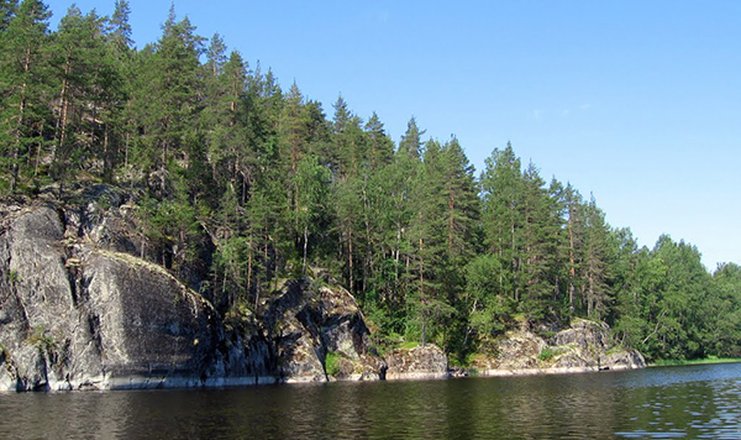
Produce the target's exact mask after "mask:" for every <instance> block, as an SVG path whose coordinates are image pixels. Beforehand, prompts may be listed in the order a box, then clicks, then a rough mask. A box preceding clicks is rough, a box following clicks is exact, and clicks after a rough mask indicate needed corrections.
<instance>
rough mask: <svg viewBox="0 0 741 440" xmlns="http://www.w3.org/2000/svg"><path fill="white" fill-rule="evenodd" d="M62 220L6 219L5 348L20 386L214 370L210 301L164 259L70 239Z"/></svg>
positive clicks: (152, 379) (51, 212)
mask: <svg viewBox="0 0 741 440" xmlns="http://www.w3.org/2000/svg"><path fill="white" fill-rule="evenodd" d="M62 218H63V217H62V215H61V214H60V212H59V211H57V210H55V209H53V208H52V207H51V206H40V207H33V208H28V209H24V210H21V211H20V212H18V213H17V214H16V215H11V216H9V217H5V218H4V219H3V220H4V222H3V223H4V224H3V226H2V227H3V231H2V233H1V234H0V255H2V258H1V259H0V261H2V264H0V280H1V281H0V309H1V310H2V316H3V319H2V321H1V324H0V344H1V345H2V347H3V351H4V353H5V359H4V363H5V366H6V370H7V371H8V372H10V375H11V377H13V378H14V382H15V383H14V387H15V389H17V390H19V391H23V390H50V389H51V390H63V389H78V388H86V387H90V388H116V387H119V386H126V387H136V386H140V385H141V386H156V385H159V382H162V384H164V382H165V381H166V380H167V378H177V380H185V379H184V378H186V377H187V378H188V379H187V380H192V378H193V377H195V378H200V377H201V376H202V375H205V374H206V372H207V370H208V367H209V363H210V362H211V357H212V353H213V341H214V338H215V336H216V335H217V325H218V323H217V322H215V321H214V313H213V310H212V308H211V307H210V305H209V304H208V303H207V302H206V301H205V300H204V299H203V298H202V297H200V296H199V295H197V294H196V293H194V292H192V291H190V290H189V289H187V288H186V287H184V286H183V285H182V284H181V283H179V282H178V281H177V280H176V279H175V278H173V277H172V276H170V275H169V274H168V273H167V272H166V271H164V270H163V269H161V268H159V267H158V266H156V265H153V264H151V263H148V262H146V261H144V260H139V259H136V258H134V257H132V256H130V255H126V254H121V253H116V252H112V251H108V250H103V249H100V248H98V247H96V246H95V245H94V244H93V243H82V242H78V241H76V240H74V238H72V237H69V236H66V235H65V227H64V224H63V222H62ZM158 381H159V382H158ZM6 382H7V381H6Z"/></svg>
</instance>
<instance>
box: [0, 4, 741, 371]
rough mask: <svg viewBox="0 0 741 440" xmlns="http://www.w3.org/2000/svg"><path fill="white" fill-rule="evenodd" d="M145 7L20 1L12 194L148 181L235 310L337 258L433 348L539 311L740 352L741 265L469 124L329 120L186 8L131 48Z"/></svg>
mask: <svg viewBox="0 0 741 440" xmlns="http://www.w3.org/2000/svg"><path fill="white" fill-rule="evenodd" d="M129 13H130V10H129V4H128V2H127V1H126V0H116V1H115V4H114V12H113V13H112V15H110V16H100V15H97V13H96V12H94V11H91V12H83V11H81V10H79V9H78V8H77V7H75V6H72V7H70V8H69V10H68V11H67V14H66V15H65V16H64V17H63V18H62V19H61V21H60V22H59V26H58V28H57V29H56V30H52V29H50V27H49V19H50V16H51V15H50V13H49V11H48V8H47V6H46V5H45V4H44V3H43V2H41V1H39V0H23V1H20V2H18V1H16V0H2V1H0V39H1V41H2V46H1V47H0V59H1V62H0V70H1V72H0V100H1V101H2V106H1V107H0V110H1V111H2V113H1V114H0V149H2V155H1V157H0V193H2V194H3V197H6V198H12V197H19V196H27V197H28V196H31V197H32V196H34V195H35V194H38V193H39V192H41V191H43V190H44V189H45V188H48V187H50V186H56V187H58V188H73V187H75V186H80V185H89V184H99V183H105V184H108V185H113V186H116V187H120V188H125V189H126V190H127V191H130V192H131V193H132V194H134V195H135V199H136V201H137V210H136V213H137V216H139V218H140V219H141V221H142V224H144V225H146V227H145V228H144V230H143V231H142V233H143V234H144V236H145V239H146V242H147V246H148V248H149V250H150V252H149V253H148V255H150V256H151V259H152V260H153V261H155V262H157V263H158V264H161V265H162V266H163V267H165V268H166V269H167V270H169V271H170V272H171V273H173V274H175V275H176V276H178V277H179V278H180V279H182V280H185V281H186V282H188V283H189V284H190V285H191V286H192V287H193V288H195V289H196V290H198V291H200V292H201V293H203V294H204V296H206V297H207V298H209V299H210V300H211V301H212V302H213V304H214V305H215V306H216V307H217V309H218V310H219V311H220V312H221V313H222V314H224V315H227V314H229V313H248V312H249V311H252V312H254V311H256V309H257V308H259V306H260V301H259V299H260V298H261V297H262V296H264V295H269V294H270V292H271V286H274V285H275V284H276V282H277V280H279V279H282V278H287V277H294V276H304V275H306V274H307V273H308V272H310V271H312V270H313V268H322V269H323V270H326V271H328V272H329V273H331V274H332V275H333V276H334V277H335V278H336V279H338V280H340V281H341V282H342V283H343V285H344V286H346V287H347V288H348V290H350V291H351V292H352V294H353V295H355V297H356V298H357V300H358V301H359V303H360V305H361V307H362V309H363V311H364V313H365V315H366V317H367V318H368V319H369V321H370V322H372V324H373V326H374V330H375V337H376V338H377V342H378V343H379V344H382V345H393V344H397V343H399V342H402V341H422V342H424V341H434V342H435V343H438V344H439V345H441V346H442V347H444V348H445V349H446V351H447V352H448V353H450V354H452V355H453V356H454V357H455V358H456V359H457V360H458V361H459V362H462V363H465V362H466V359H467V358H468V357H469V356H470V355H471V354H472V353H476V352H478V351H481V350H485V349H486V347H487V345H488V344H489V343H490V342H491V341H492V340H493V339H494V338H495V337H496V336H498V335H500V334H502V333H503V332H504V331H506V330H508V329H510V328H513V327H515V326H517V325H519V324H518V323H521V322H523V321H527V322H530V323H532V324H533V327H534V328H539V329H544V330H543V331H547V329H554V328H558V327H559V326H562V325H565V324H567V323H568V322H569V321H570V320H571V319H572V318H575V317H584V318H588V319H594V320H603V321H605V322H607V323H608V324H610V326H612V328H613V331H614V334H615V337H616V338H617V340H618V341H620V342H621V343H622V344H623V345H625V346H628V347H633V348H637V349H639V350H640V351H642V352H643V353H644V354H645V355H646V356H647V357H648V358H649V359H662V358H697V357H704V356H708V355H719V356H738V355H739V354H740V353H741V348H740V347H739V344H740V343H741V342H740V341H741V267H739V266H738V265H737V264H734V263H726V264H721V265H719V266H718V267H717V268H716V269H715V271H714V272H713V273H709V272H708V271H707V270H706V269H705V267H704V266H703V265H702V263H701V260H700V252H699V251H698V249H696V248H695V247H694V246H692V245H690V244H688V243H685V242H683V241H679V242H676V241H674V240H672V239H671V238H670V237H668V236H661V237H660V238H659V239H658V241H657V243H656V245H655V246H654V247H653V248H652V249H648V248H646V247H639V246H638V244H637V241H636V239H635V237H633V235H632V234H631V231H630V230H629V229H625V228H615V227H612V226H611V225H609V224H608V223H607V222H606V220H605V213H604V212H603V211H602V210H601V209H600V208H599V206H598V205H597V202H596V200H595V198H594V197H591V196H590V197H584V196H583V195H581V194H580V193H579V191H577V190H576V189H575V188H574V187H572V186H571V185H570V184H568V183H563V182H560V181H557V180H555V179H553V180H551V181H550V182H546V181H545V180H544V179H543V178H542V177H541V176H540V174H539V171H538V169H537V167H536V166H535V165H533V164H532V163H530V164H523V163H522V161H521V159H520V158H519V157H518V156H517V154H516V153H515V150H514V148H513V147H512V145H510V144H507V145H506V146H505V147H503V148H497V149H495V150H494V151H493V152H492V153H491V155H490V156H489V158H488V159H487V160H486V163H485V167H484V169H483V170H482V171H481V173H480V174H478V175H477V174H476V173H475V171H474V169H473V167H472V166H471V164H470V163H469V161H468V159H467V157H466V154H465V151H464V148H463V146H461V145H460V143H459V141H458V140H457V139H456V138H455V137H450V138H449V139H442V140H441V139H429V138H425V131H424V130H423V129H422V128H421V127H419V126H418V125H417V122H416V121H415V119H414V118H413V117H412V118H411V119H410V120H409V122H408V125H407V129H406V132H405V133H404V135H403V136H402V137H401V139H400V141H399V142H398V143H396V142H394V140H392V139H391V138H390V137H389V136H388V134H387V133H386V131H385V129H384V125H383V122H382V121H381V120H380V118H379V116H378V115H376V114H375V113H373V114H371V115H369V116H367V117H361V116H360V115H357V114H355V113H353V111H352V110H351V109H350V107H349V105H348V103H347V102H346V101H345V100H344V99H343V98H342V97H339V98H338V99H337V101H336V102H335V103H334V104H333V105H332V108H331V110H330V111H329V112H330V113H331V116H328V115H327V113H325V109H324V107H323V105H322V103H319V102H316V101H313V100H310V99H307V98H306V97H305V96H304V95H303V93H302V92H301V90H299V88H298V86H297V85H296V84H295V83H294V84H293V85H292V86H291V87H290V88H288V90H283V89H282V88H281V87H280V86H279V84H278V81H277V80H276V77H275V75H274V74H273V72H272V71H271V70H270V69H268V70H263V69H262V67H261V66H260V65H255V66H250V65H248V63H247V62H246V61H245V59H244V58H243V57H242V55H241V54H240V53H239V52H237V51H229V50H228V48H227V45H226V43H225V42H224V41H223V39H222V38H221V37H220V36H219V35H218V34H216V35H213V36H212V37H211V38H208V39H207V38H204V37H202V36H200V35H198V34H197V32H196V28H195V26H194V25H193V24H192V23H191V22H190V20H189V19H188V18H184V19H179V18H178V17H177V16H176V14H175V12H174V10H171V12H170V14H169V16H168V17H167V19H166V21H165V23H164V25H163V27H162V33H161V36H160V37H159V39H158V40H157V41H156V42H154V43H151V44H147V45H146V46H144V47H143V48H141V49H136V48H134V46H133V41H132V36H131V26H130V24H129V20H128V17H129Z"/></svg>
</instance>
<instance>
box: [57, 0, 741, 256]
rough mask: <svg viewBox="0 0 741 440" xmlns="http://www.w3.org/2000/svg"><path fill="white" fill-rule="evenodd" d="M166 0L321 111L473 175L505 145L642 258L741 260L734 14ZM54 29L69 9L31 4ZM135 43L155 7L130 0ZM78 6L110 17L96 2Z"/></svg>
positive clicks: (652, 6)
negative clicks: (342, 107)
mask: <svg viewBox="0 0 741 440" xmlns="http://www.w3.org/2000/svg"><path fill="white" fill-rule="evenodd" d="M455 3H456V4H453V2H445V3H443V2H435V1H385V0H381V1H362V2H361V1H318V0H317V1H311V2H309V1H278V0H276V1H274V2H264V1H260V2H258V1H233V0H227V1H223V0H220V1H212V2H205V1H203V0H179V1H176V2H175V7H176V11H177V13H178V16H179V17H182V16H185V15H187V16H188V17H189V18H190V19H191V21H192V22H193V24H195V25H196V26H197V28H198V32H199V33H200V34H201V35H203V36H206V37H210V36H211V35H213V33H214V32H219V33H220V34H221V35H222V36H223V37H224V39H225V40H226V42H227V44H229V47H230V48H231V49H234V50H238V51H239V52H241V53H242V55H243V56H244V57H245V58H246V59H247V60H248V61H249V62H250V64H251V65H252V66H254V65H255V63H256V61H258V60H259V61H260V62H261V65H262V66H263V68H266V67H271V68H272V69H273V71H274V73H275V74H276V75H277V77H278V79H279V81H280V83H281V84H282V85H283V86H284V87H287V86H289V85H290V83H291V82H293V81H294V80H295V81H296V82H297V84H298V85H299V87H300V89H301V90H302V92H303V93H304V94H305V95H306V96H308V97H309V98H311V99H316V100H319V101H321V102H322V103H323V104H324V108H325V111H326V112H327V113H328V114H329V115H330V116H331V114H332V106H331V104H332V103H333V102H334V101H335V100H336V98H337V96H338V95H339V94H340V93H341V94H342V96H343V97H344V98H345V99H346V101H348V103H349V105H350V107H351V109H353V111H354V112H355V113H357V114H358V115H360V116H361V117H363V118H367V117H368V116H369V115H370V114H371V112H373V111H376V112H377V113H378V115H379V116H380V118H381V120H382V121H383V122H384V123H385V125H386V128H387V130H388V132H389V133H390V135H391V136H392V137H393V139H394V140H396V141H398V139H399V136H400V135H401V134H402V133H403V131H404V129H405V128H406V123H407V121H408V120H409V117H410V116H412V115H414V116H415V117H416V118H417V121H418V123H419V125H420V126H421V127H422V128H424V129H426V130H427V135H428V136H432V137H435V138H438V139H441V140H445V139H447V138H448V137H449V136H450V135H451V134H455V135H456V136H457V137H458V139H459V140H460V142H461V144H462V145H463V147H464V148H465V150H466V152H467V154H468V156H469V159H470V160H471V162H472V163H473V164H474V165H475V166H476V168H477V170H481V169H482V166H483V162H484V159H485V158H486V157H487V156H488V155H489V154H490V153H491V151H492V150H493V149H494V148H501V147H503V146H504V145H505V144H506V143H507V141H511V142H512V145H513V147H514V149H515V152H516V153H517V154H518V155H519V156H521V157H522V159H523V161H525V162H527V161H528V160H532V161H533V162H534V163H535V165H536V166H538V168H539V169H540V170H541V175H542V176H543V177H544V178H545V179H546V180H548V179H550V178H551V177H552V176H555V177H556V178H558V179H559V180H561V181H564V182H566V181H570V182H571V183H572V184H573V185H574V186H575V187H576V188H577V189H579V190H580V192H581V193H582V194H583V195H584V196H585V197H589V194H590V193H592V194H593V195H594V197H595V198H596V200H597V203H598V205H599V206H600V207H602V208H603V209H604V210H605V211H606V213H607V219H608V221H609V222H610V224H611V225H613V226H620V227H623V226H627V227H630V228H631V229H632V230H633V232H634V234H635V235H636V237H637V238H638V239H639V243H640V244H642V245H647V246H649V247H651V246H653V244H654V242H655V241H656V239H657V238H658V236H659V235H660V234H662V233H668V234H669V235H671V236H672V238H674V239H675V240H680V239H684V240H685V241H687V242H690V243H692V244H694V245H696V246H697V247H698V248H699V250H700V251H701V252H702V253H703V262H704V263H705V265H706V266H707V267H708V269H710V270H713V269H714V268H715V267H716V264H717V263H718V262H723V261H734V262H739V263H741V233H740V232H741V231H739V229H741V203H740V202H741V197H740V196H739V189H741V172H739V167H741V2H738V1H712V2H682V1H651V2H645V1H621V2H598V1H576V0H568V1H567V0H564V1H514V0H513V1H498V2H493V1H491V2H490V1H461V2H455ZM47 4H49V6H50V8H51V10H52V11H53V13H54V18H53V19H52V23H53V25H54V26H56V22H57V21H58V19H59V18H60V17H61V16H62V15H63V14H64V12H65V11H66V9H67V8H68V6H69V5H70V4H71V2H64V1H56V0H55V1H48V2H47ZM130 4H131V9H132V14H131V24H132V26H133V28H134V39H135V41H136V44H137V46H138V47H142V46H144V44H146V43H148V42H152V41H155V40H156V39H157V38H158V37H159V35H160V32H161V30H160V25H161V23H162V22H163V21H164V20H165V18H166V16H167V11H168V9H169V5H170V2H169V1H160V0H149V1H141V0H130ZM77 5H78V6H79V7H80V8H81V9H82V10H83V11H88V10H90V9H93V8H95V9H96V10H97V11H98V13H99V14H103V15H105V14H110V13H111V12H112V8H113V0H106V1H92V0H80V1H78V2H77Z"/></svg>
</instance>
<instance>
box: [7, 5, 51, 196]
mask: <svg viewBox="0 0 741 440" xmlns="http://www.w3.org/2000/svg"><path fill="white" fill-rule="evenodd" d="M50 15H51V14H50V13H49V12H48V10H47V7H46V5H44V3H42V2H41V1H39V0H23V1H22V2H21V3H20V5H19V6H18V9H17V11H16V13H15V16H13V17H12V19H11V20H10V22H9V23H8V26H7V28H6V29H5V31H4V33H3V45H2V57H3V60H2V63H0V69H2V75H0V78H1V79H0V90H2V93H1V94H0V95H1V96H2V104H3V110H2V113H1V116H0V124H2V129H1V130H0V145H1V147H0V148H2V149H3V151H2V153H3V154H2V158H3V159H2V163H1V165H2V166H1V168H2V170H3V174H4V175H5V176H7V180H6V179H3V181H4V182H8V187H7V188H4V189H6V190H8V191H10V192H13V191H15V190H16V188H17V187H18V185H19V181H20V179H21V178H22V177H23V175H24V174H30V173H34V174H35V172H34V171H35V170H37V169H38V164H39V163H40V161H41V148H42V145H43V136H44V133H45V131H46V127H45V122H46V117H47V112H48V102H49V101H48V100H49V95H48V84H49V76H48V64H47V60H46V59H45V58H44V57H43V51H42V50H43V48H44V47H45V45H46V43H47V38H48V20H49V17H50ZM32 170H33V171H32Z"/></svg>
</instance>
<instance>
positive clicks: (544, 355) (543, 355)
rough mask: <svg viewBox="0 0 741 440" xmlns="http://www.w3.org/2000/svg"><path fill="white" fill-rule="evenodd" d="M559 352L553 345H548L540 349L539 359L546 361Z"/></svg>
mask: <svg viewBox="0 0 741 440" xmlns="http://www.w3.org/2000/svg"><path fill="white" fill-rule="evenodd" d="M557 354H558V353H557V352H556V350H554V349H552V348H551V347H546V348H544V349H542V350H541V351H540V354H539V355H538V359H539V360H541V361H543V362H545V361H549V360H551V359H553V358H554V357H555V356H556V355H557Z"/></svg>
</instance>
